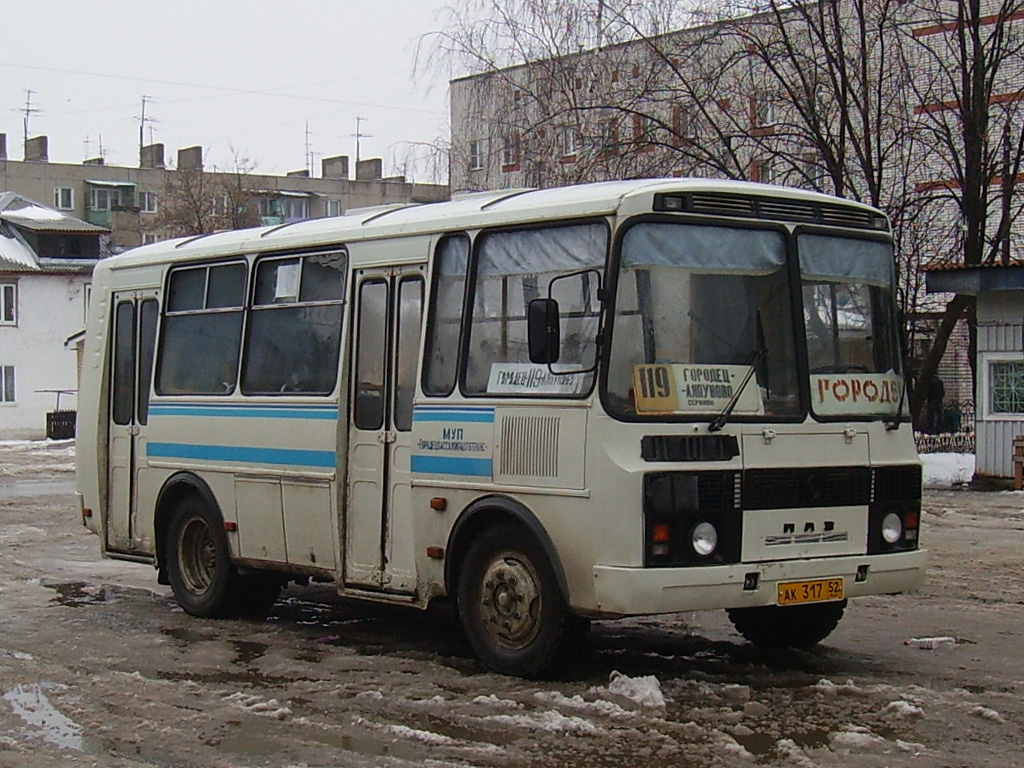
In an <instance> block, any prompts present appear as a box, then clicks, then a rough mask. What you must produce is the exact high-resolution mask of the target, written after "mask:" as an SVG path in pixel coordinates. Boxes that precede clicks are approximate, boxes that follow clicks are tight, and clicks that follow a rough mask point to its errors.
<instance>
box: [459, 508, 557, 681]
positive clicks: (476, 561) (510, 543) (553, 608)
mask: <svg viewBox="0 0 1024 768" xmlns="http://www.w3.org/2000/svg"><path fill="white" fill-rule="evenodd" d="M458 607H459V619H460V621H461V622H462V628H463V631H464V632H465V634H466V637H467V639H468V640H469V643H470V645H472V646H473V650H474V651H475V652H476V654H477V657H478V658H479V659H480V660H481V661H483V662H484V664H486V665H487V666H488V667H490V668H491V669H493V670H494V671H495V672H500V673H502V674H506V675H518V676H520V677H537V676H539V675H542V674H543V673H545V672H546V671H548V669H549V668H550V666H551V664H552V662H554V661H555V659H556V658H557V656H558V654H559V651H560V650H561V647H562V644H563V641H564V638H565V636H566V627H567V621H568V613H567V612H566V610H565V608H564V605H563V600H562V595H561V592H560V590H559V588H558V582H557V579H556V577H555V571H554V568H553V567H552V565H551V563H550V561H549V560H548V558H547V557H546V556H545V554H544V551H543V549H542V548H541V546H540V545H539V544H538V543H537V541H536V539H535V538H534V537H533V536H531V535H530V534H529V533H527V532H526V531H525V530H524V529H523V528H521V527H519V526H515V525H499V526H496V527H493V528H490V529H488V530H486V531H485V532H484V533H483V534H481V535H480V536H479V538H477V539H476V541H474V542H473V545H472V546H471V547H470V549H469V551H468V552H467V554H466V559H465V561H464V563H463V568H462V572H461V576H460V578H459V585H458Z"/></svg>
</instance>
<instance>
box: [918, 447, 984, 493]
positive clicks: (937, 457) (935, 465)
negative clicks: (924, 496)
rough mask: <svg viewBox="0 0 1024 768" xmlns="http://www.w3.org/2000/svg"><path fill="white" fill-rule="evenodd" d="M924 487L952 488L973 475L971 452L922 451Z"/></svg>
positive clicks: (969, 479)
mask: <svg viewBox="0 0 1024 768" xmlns="http://www.w3.org/2000/svg"><path fill="white" fill-rule="evenodd" d="M921 462H922V463H923V464H924V485H925V488H952V487H955V486H958V485H964V484H965V483H969V482H971V478H972V477H974V454H973V453H922V454H921Z"/></svg>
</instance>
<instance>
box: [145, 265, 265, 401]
mask: <svg viewBox="0 0 1024 768" xmlns="http://www.w3.org/2000/svg"><path fill="white" fill-rule="evenodd" d="M247 271H248V270H247V269H246V265H245V264H244V263H242V262H231V263H227V264H213V265H207V266H200V267H187V268H179V269H174V270H172V271H171V274H170V278H169V285H168V301H167V314H166V316H165V317H164V323H163V326H162V329H161V332H160V354H159V356H158V362H157V374H156V391H157V392H158V393H160V394H162V395H228V394H231V393H232V392H234V391H235V382H236V381H237V379H238V360H239V354H240V350H241V341H242V316H243V305H244V297H245V279H246V273H247Z"/></svg>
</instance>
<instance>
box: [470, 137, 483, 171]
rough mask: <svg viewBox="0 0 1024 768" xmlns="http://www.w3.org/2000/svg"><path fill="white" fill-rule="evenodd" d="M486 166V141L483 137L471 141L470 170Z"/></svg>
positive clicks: (477, 169)
mask: <svg viewBox="0 0 1024 768" xmlns="http://www.w3.org/2000/svg"><path fill="white" fill-rule="evenodd" d="M483 167H484V142H483V139H473V140H472V141H471V142H469V170H471V171H479V170H482V169H483Z"/></svg>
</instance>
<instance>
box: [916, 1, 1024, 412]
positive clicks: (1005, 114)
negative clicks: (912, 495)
mask: <svg viewBox="0 0 1024 768" xmlns="http://www.w3.org/2000/svg"><path fill="white" fill-rule="evenodd" d="M908 11H912V12H913V13H914V16H915V18H916V19H917V22H918V23H916V24H914V25H912V26H910V27H909V28H906V29H905V30H904V31H905V35H904V41H905V46H906V49H907V50H908V52H910V55H911V57H912V60H913V62H914V65H915V73H916V75H915V78H914V80H913V82H912V93H913V96H914V101H915V102H916V109H915V111H916V113H917V115H918V119H919V122H920V124H921V127H922V131H923V132H924V134H925V136H926V138H925V141H926V142H927V154H926V164H927V168H928V171H929V175H930V178H929V179H928V180H926V181H923V182H921V183H920V185H919V190H920V191H921V193H922V194H923V195H924V196H925V197H926V198H927V199H928V200H929V201H930V202H931V203H932V204H934V205H936V206H938V207H940V208H941V209H942V210H944V211H945V212H946V213H947V215H948V216H949V219H950V220H952V221H953V222H954V226H953V227H951V228H947V229H946V230H945V232H944V233H943V234H944V235H945V237H944V242H942V243H941V244H940V246H941V247H942V248H943V250H944V251H945V252H946V253H948V258H947V261H950V262H952V263H953V264H962V265H965V266H980V265H982V264H986V263H987V264H991V263H995V262H997V261H999V262H1001V263H1004V264H1007V263H1009V259H1010V236H1011V233H1012V232H1013V231H1014V229H1015V225H1016V224H1017V223H1018V222H1019V221H1020V215H1021V208H1022V206H1024V197H1021V195H1020V194H1019V193H1018V192H1017V190H1016V189H1015V182H1016V180H1017V178H1018V177H1019V175H1020V171H1021V163H1022V160H1024V130H1022V128H1021V126H1022V124H1024V89H1021V87H1020V77H1021V72H1022V67H1021V63H1022V61H1024V31H1022V30H1021V29H1020V26H1021V25H1020V23H1019V21H1018V23H1011V22H1012V21H1013V20H1014V19H1018V20H1019V19H1020V17H1021V16H1022V15H1024V0H997V1H995V2H985V3H983V2H982V1H981V0H961V1H960V2H957V3H950V2H943V0H913V1H912V2H910V3H908ZM965 313H966V314H967V315H968V316H969V317H970V318H971V320H972V322H971V347H972V354H970V356H969V357H970V360H971V361H972V363H973V362H974V359H975V356H974V354H973V348H974V346H975V344H976V341H975V340H976V330H975V329H976V325H975V322H974V321H973V320H974V300H973V298H972V297H970V296H966V295H956V296H954V297H953V298H952V299H950V300H949V302H948V304H947V305H946V307H945V311H944V313H943V316H942V319H941V321H940V323H939V326H938V328H937V330H936V335H935V341H934V344H933V346H932V348H931V351H930V352H929V354H928V355H927V356H926V358H925V359H924V361H923V363H922V367H921V371H920V376H919V386H918V388H917V391H916V392H915V393H914V397H913V399H912V403H911V404H912V408H913V410H914V412H915V413H917V412H919V411H920V410H921V407H922V405H923V402H924V399H925V394H926V389H927V384H928V382H930V381H931V379H932V377H933V376H934V375H935V371H936V370H937V368H938V365H939V361H940V360H941V358H942V355H943V353H944V352H945V349H946V344H947V342H948V340H949V337H950V335H951V334H952V332H953V329H954V327H955V325H956V323H957V321H958V320H959V319H960V318H962V317H963V316H964V315H965Z"/></svg>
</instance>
